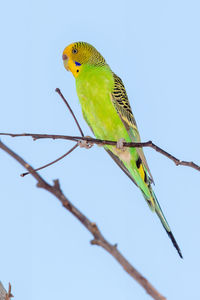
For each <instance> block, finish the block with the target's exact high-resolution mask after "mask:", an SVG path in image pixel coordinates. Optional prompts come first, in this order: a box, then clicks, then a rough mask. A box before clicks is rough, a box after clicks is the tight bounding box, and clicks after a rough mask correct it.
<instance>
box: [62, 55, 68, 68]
mask: <svg viewBox="0 0 200 300" xmlns="http://www.w3.org/2000/svg"><path fill="white" fill-rule="evenodd" d="M62 59H63V63H64V67H65V69H66V70H67V71H69V66H68V61H69V58H68V56H67V55H66V54H63V56H62Z"/></svg>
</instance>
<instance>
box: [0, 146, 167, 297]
mask: <svg viewBox="0 0 200 300" xmlns="http://www.w3.org/2000/svg"><path fill="white" fill-rule="evenodd" d="M113 143H115V142H113ZM0 149H2V150H3V151H5V152H6V153H7V154H9V155H10V156H11V157H12V158H14V159H15V160H16V161H18V163H20V164H21V165H22V166H23V167H24V168H25V169H26V170H27V171H29V172H30V173H31V175H32V176H33V177H34V178H35V179H36V181H37V187H39V188H43V189H45V190H46V191H48V192H50V193H51V194H53V195H54V196H55V197H56V198H57V199H58V200H59V201H60V202H61V204H62V205H63V207H64V208H66V209H67V210H68V211H69V212H70V213H72V214H73V215H74V216H75V218H76V219H78V220H79V221H80V222H81V224H82V225H83V226H84V227H85V228H86V229H87V230H88V231H89V232H90V233H91V234H92V235H93V238H94V239H93V240H92V241H91V244H92V245H98V246H101V247H102V248H104V249H105V250H106V251H107V252H108V253H110V254H111V255H112V256H113V257H114V258H115V259H116V260H117V261H118V263H119V264H120V265H121V266H122V267H123V269H124V270H125V271H126V272H127V273H128V274H129V275H130V276H131V277H132V278H133V279H135V280H136V281H137V282H138V283H139V284H140V285H141V286H142V287H143V288H144V289H145V291H146V292H147V293H148V294H149V295H150V296H151V297H152V298H153V299H155V300H166V298H165V297H164V296H163V295H161V294H160V293H159V292H158V291H157V290H156V289H155V288H154V287H153V286H152V285H151V283H150V282H149V281H148V280H147V279H146V278H145V277H143V276H142V275H141V274H140V273H139V272H138V271H137V270H136V269H135V268H134V267H133V266H132V265H131V264H130V263H129V261H128V260H127V259H126V258H125V257H124V256H123V255H122V254H121V253H120V251H119V250H118V249H117V246H116V245H112V244H111V243H109V242H108V241H107V240H106V239H105V238H104V236H103V235H102V233H101V231H100V230H99V228H98V227H97V225H96V224H95V223H93V222H91V221H90V220H89V219H88V218H87V217H86V216H85V215H84V214H83V213H82V212H80V211H79V210H78V209H77V208H76V207H75V206H74V205H73V204H72V203H71V202H70V201H69V200H68V199H67V197H66V196H65V195H64V194H63V192H62V190H61V188H60V184H59V181H58V180H54V183H53V184H52V185H51V184H49V183H48V182H46V181H45V180H44V179H43V178H42V177H41V176H40V175H39V174H38V173H37V172H35V171H34V169H33V167H32V166H31V165H29V164H28V163H27V162H26V161H25V160H24V159H23V158H21V157H20V156H19V155H18V154H16V153H15V152H13V151H12V150H11V149H10V148H8V147H7V146H6V145H5V144H4V143H2V142H1V141H0Z"/></svg>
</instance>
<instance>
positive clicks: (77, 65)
mask: <svg viewBox="0 0 200 300" xmlns="http://www.w3.org/2000/svg"><path fill="white" fill-rule="evenodd" d="M62 58H63V63H64V66H65V69H66V70H67V71H71V72H72V74H73V75H74V77H75V78H76V77H78V76H79V74H80V73H81V69H82V67H83V65H85V64H88V65H93V66H103V65H106V61H105V59H104V58H103V56H102V55H101V54H100V53H99V52H98V51H97V50H96V49H95V48H94V47H93V46H92V45H90V44H88V43H85V42H76V43H72V44H70V45H69V46H67V47H66V48H65V49H64V51H63V56H62Z"/></svg>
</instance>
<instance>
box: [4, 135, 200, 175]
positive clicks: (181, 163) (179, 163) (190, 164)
mask: <svg viewBox="0 0 200 300" xmlns="http://www.w3.org/2000/svg"><path fill="white" fill-rule="evenodd" d="M0 135H7V136H11V137H21V136H30V137H32V138H33V139H34V140H38V139H53V140H56V139H64V140H69V141H75V142H78V141H87V142H88V143H90V142H91V143H93V144H97V145H111V146H116V144H117V142H116V141H109V140H100V139H93V138H89V137H80V136H68V135H56V134H38V133H21V134H15V133H0ZM123 145H124V147H134V148H144V147H150V148H153V149H154V150H155V151H157V152H159V153H160V154H162V155H164V156H166V157H167V158H169V159H170V160H172V161H173V162H174V163H175V165H176V166H187V167H191V168H193V169H195V170H197V171H200V166H199V165H197V164H195V163H194V162H192V161H185V160H180V159H178V158H176V157H175V156H173V155H172V154H170V153H168V152H167V151H165V150H163V149H162V148H160V147H158V146H157V145H156V144H154V143H153V142H152V141H148V142H141V143H134V142H131V143H127V142H125V143H124V144H123Z"/></svg>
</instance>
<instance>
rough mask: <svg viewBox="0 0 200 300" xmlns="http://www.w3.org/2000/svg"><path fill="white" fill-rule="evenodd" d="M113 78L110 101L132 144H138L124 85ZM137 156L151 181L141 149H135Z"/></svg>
mask: <svg viewBox="0 0 200 300" xmlns="http://www.w3.org/2000/svg"><path fill="white" fill-rule="evenodd" d="M113 78H114V89H113V91H112V93H111V100H112V102H113V104H114V107H115V109H116V110H117V112H118V114H119V116H120V118H121V120H122V122H123V124H124V126H125V127H126V130H127V132H128V134H129V136H130V138H131V140H132V141H133V142H140V141H141V140H140V134H139V131H138V128H137V124H136V121H135V118H134V116H133V113H132V110H131V106H130V103H129V100H128V96H127V94H126V90H125V87H124V84H123V82H122V80H121V78H119V77H118V76H117V75H116V74H115V73H113ZM137 152H138V155H139V156H140V158H141V160H142V162H143V164H144V166H145V168H146V169H147V171H148V173H149V176H150V180H151V181H152V182H154V181H153V177H152V175H151V172H150V169H149V166H148V164H147V161H146V158H145V156H144V152H143V149H142V148H137Z"/></svg>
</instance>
